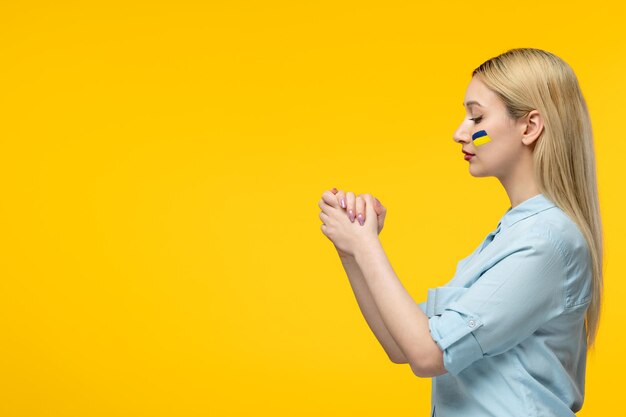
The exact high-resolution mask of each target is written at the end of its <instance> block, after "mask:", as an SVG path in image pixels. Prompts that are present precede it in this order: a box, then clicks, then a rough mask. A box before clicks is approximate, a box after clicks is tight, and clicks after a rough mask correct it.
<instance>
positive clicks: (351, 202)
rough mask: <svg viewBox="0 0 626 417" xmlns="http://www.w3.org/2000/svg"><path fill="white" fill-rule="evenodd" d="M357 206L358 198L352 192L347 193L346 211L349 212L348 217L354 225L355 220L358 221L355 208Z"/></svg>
mask: <svg viewBox="0 0 626 417" xmlns="http://www.w3.org/2000/svg"><path fill="white" fill-rule="evenodd" d="M355 206H356V196H355V195H354V193H353V192H352V191H348V192H347V193H346V210H347V211H348V217H349V218H350V221H351V222H352V223H354V219H356V214H355V208H356V207H355Z"/></svg>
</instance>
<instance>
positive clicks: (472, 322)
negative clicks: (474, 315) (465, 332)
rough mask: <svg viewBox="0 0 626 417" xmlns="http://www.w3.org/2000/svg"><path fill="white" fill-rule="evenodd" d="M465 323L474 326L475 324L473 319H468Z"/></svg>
mask: <svg viewBox="0 0 626 417" xmlns="http://www.w3.org/2000/svg"><path fill="white" fill-rule="evenodd" d="M467 325H468V326H469V327H475V326H476V321H474V320H470V321H468V322H467Z"/></svg>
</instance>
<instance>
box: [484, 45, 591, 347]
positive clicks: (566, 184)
mask: <svg viewBox="0 0 626 417" xmlns="http://www.w3.org/2000/svg"><path fill="white" fill-rule="evenodd" d="M474 75H478V76H479V77H480V80H481V81H482V82H484V83H485V84H486V85H487V87H489V88H490V89H491V90H492V91H494V92H495V93H496V94H497V95H498V96H499V97H500V98H501V99H502V101H503V102H504V104H505V105H506V108H507V112H508V115H509V116H510V117H511V118H512V119H513V120H519V119H520V118H522V117H525V116H527V115H528V113H529V112H530V111H531V110H537V111H539V113H540V114H541V115H542V116H543V120H544V131H543V132H542V134H541V136H540V137H539V139H538V140H537V141H536V142H535V143H536V145H535V147H534V151H533V161H534V175H535V179H536V182H537V185H538V187H539V189H540V190H541V192H542V193H543V194H544V195H545V196H546V197H547V198H548V199H550V200H552V201H553V202H554V203H555V204H556V205H557V206H558V207H560V208H561V209H562V210H563V211H564V212H565V213H566V214H567V215H568V216H569V217H570V218H571V219H572V220H573V221H574V222H575V223H576V224H577V225H578V227H579V229H580V231H581V232H582V234H583V235H584V237H585V239H586V241H587V244H588V247H589V250H590V254H591V262H592V275H593V276H592V296H591V303H590V304H589V307H588V309H587V313H586V317H585V325H586V330H587V348H591V346H592V345H593V344H594V342H595V339H596V335H597V332H598V325H599V322H600V306H601V299H602V288H603V238H602V224H601V219H600V207H599V202H598V186H597V180H596V162H595V152H594V147H593V132H592V129H591V120H590V118H589V112H588V110H587V104H586V102H585V99H584V98H583V95H582V92H581V90H580V86H579V85H578V79H577V78H576V75H575V74H574V71H573V70H572V68H571V67H570V66H569V65H568V64H567V63H566V62H565V61H563V60H562V59H561V58H559V57H558V56H556V55H554V54H552V53H550V52H547V51H544V50H541V49H535V48H515V49H511V50H509V51H507V52H504V53H502V54H501V55H498V56H496V57H493V58H490V59H489V60H487V61H485V62H483V63H482V64H481V65H480V66H479V67H478V68H476V69H475V70H474V71H473V72H472V76H474Z"/></svg>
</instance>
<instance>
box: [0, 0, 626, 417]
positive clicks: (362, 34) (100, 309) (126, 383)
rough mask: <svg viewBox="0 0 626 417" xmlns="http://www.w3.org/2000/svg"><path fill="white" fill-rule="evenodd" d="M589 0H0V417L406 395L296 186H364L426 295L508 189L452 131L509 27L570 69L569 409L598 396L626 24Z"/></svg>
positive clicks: (384, 402)
mask: <svg viewBox="0 0 626 417" xmlns="http://www.w3.org/2000/svg"><path fill="white" fill-rule="evenodd" d="M602 3H603V2H587V1H585V2H582V1H574V2H572V1H560V2H552V3H550V2H548V3H546V2H543V3H541V4H539V3H528V2H526V3H524V2H513V3H512V4H509V3H506V5H504V4H503V3H502V2H501V1H483V2H468V1H447V2H442V3H440V4H435V3H434V2H430V3H418V2H411V1H406V2H391V1H387V2H369V1H368V2H365V1H358V2H336V1H324V2H320V1H315V2H313V1H285V2H277V1H263V2H262V1H255V2H252V1H250V2H245V1H223V2H184V1H176V2H174V1H172V2H162V1H150V2H132V1H124V2H112V1H106V2H104V1H103V2H93V1H91V2H78V1H73V2H70V1H50V2H29V1H13V2H12V1H8V0H3V1H2V3H1V6H0V42H1V50H0V83H1V84H0V87H1V88H0V110H1V113H0V121H1V123H0V141H1V142H0V143H1V146H2V148H1V150H0V158H1V160H0V174H1V175H2V181H1V186H2V190H1V193H0V198H1V201H0V228H1V229H0V233H1V236H2V239H1V242H2V243H1V248H0V249H1V253H2V255H1V256H0V268H1V269H0V274H1V280H0V285H1V288H0V325H1V328H0V415H1V416H113V415H114V416H259V415H268V416H270V415H271V416H287V415H289V416H291V415H296V416H357V415H358V416H381V415H393V416H416V415H422V416H426V415H428V411H429V409H430V380H429V379H419V378H417V377H415V376H414V375H413V374H412V372H411V370H410V368H409V367H408V365H395V364H393V363H391V362H390V361H389V360H388V358H387V357H386V355H385V353H384V351H383V349H382V348H381V347H380V346H379V345H378V343H377V341H376V339H375V338H374V335H373V334H372V333H371V332H370V330H369V328H368V327H367V324H366V322H365V320H364V319H363V317H362V316H361V313H360V311H359V310H358V306H357V304H356V301H355V299H354V296H353V293H352V291H351V289H350V286H349V283H348V280H347V277H346V276H345V274H344V272H343V269H342V267H341V263H340V262H339V259H338V257H337V256H336V253H335V251H334V248H333V246H332V243H331V242H330V241H329V240H328V239H327V238H326V237H325V236H324V235H323V234H322V232H321V230H320V225H321V221H320V219H319V217H318V215H319V207H318V205H317V203H318V200H319V199H320V197H321V194H322V193H323V192H324V191H325V190H329V189H330V188H332V187H338V188H340V189H344V190H351V191H354V192H356V193H357V194H358V193H365V192H367V193H371V194H373V195H374V196H376V197H378V198H379V199H380V200H381V201H382V203H383V204H384V205H385V206H386V207H387V208H388V216H387V223H386V225H385V230H384V231H383V233H382V234H381V240H382V242H383V245H384V247H385V250H386V252H387V254H388V256H389V258H390V260H391V262H392V265H393V266H394V269H395V271H396V273H397V274H398V276H399V277H400V279H401V280H402V282H403V284H404V285H405V287H406V288H407V290H408V291H409V292H410V293H411V294H412V296H413V297H414V298H415V300H416V301H417V302H421V301H424V300H425V298H426V293H427V288H429V287H434V286H439V285H443V284H444V283H445V282H447V280H448V279H450V278H451V277H452V276H453V274H454V269H455V265H456V262H457V261H458V260H459V259H461V258H463V257H465V256H466V255H468V254H469V253H470V252H471V251H472V250H473V249H474V248H475V247H476V245H478V244H479V243H480V241H481V240H482V239H483V238H484V237H485V236H486V234H487V233H489V232H490V231H491V230H493V229H494V228H495V226H496V224H497V221H498V220H499V219H500V217H501V216H502V214H503V213H504V211H505V210H506V209H507V208H508V207H509V201H508V198H507V196H506V194H505V192H504V190H503V189H502V188H501V186H500V184H499V183H498V182H497V180H496V179H495V178H493V177H491V178H474V177H472V176H471V175H470V174H469V172H468V163H467V162H466V161H464V160H463V158H462V154H461V150H460V146H459V145H457V144H455V143H454V142H453V141H452V134H453V132H454V130H455V129H456V127H457V125H458V124H459V123H460V122H461V120H462V118H463V117H465V112H464V109H463V107H462V104H461V103H462V101H463V98H464V94H465V88H466V86H467V83H468V82H469V78H470V73H471V70H472V69H474V68H475V67H476V66H478V65H479V64H480V63H482V62H483V61H485V60H486V59H488V58H490V57H492V56H495V55H497V54H499V53H501V52H504V51H505V50H507V49H510V48H513V47H526V46H528V47H537V48H542V49H547V50H549V51H551V52H554V53H556V54H557V55H559V56H561V57H562V58H563V59H565V60H566V61H567V62H568V63H570V65H571V66H572V67H573V68H574V70H575V71H576V73H577V75H578V77H579V81H580V84H581V87H582V89H583V93H584V95H585V97H586V99H587V103H588V105H589V109H590V112H591V117H592V122H593V126H594V132H595V146H596V150H597V162H598V178H599V188H600V201H601V205H602V215H603V222H604V228H605V244H606V253H605V256H606V262H605V264H606V276H605V280H606V284H605V299H604V301H605V304H604V308H603V316H602V323H601V328H600V334H599V338H598V343H597V348H596V350H595V351H593V352H592V353H590V355H589V361H588V370H587V386H586V399H585V404H584V407H583V411H582V412H580V413H579V415H580V416H601V415H611V410H615V409H619V408H620V407H621V406H622V402H623V395H622V386H623V384H622V376H623V375H624V373H625V371H626V365H625V364H624V361H623V360H622V354H621V353H622V352H623V349H624V344H625V338H624V333H623V330H622V329H623V324H624V322H625V319H626V313H624V308H623V299H624V297H625V296H626V284H625V283H624V280H623V279H622V277H623V276H624V273H625V271H624V266H623V265H622V264H621V263H620V261H622V260H623V259H622V256H620V254H621V253H622V251H623V249H624V242H623V237H624V236H625V235H626V221H625V220H624V216H623V213H624V212H625V210H626V207H625V201H624V199H623V192H624V189H623V179H624V171H623V166H624V158H625V157H626V141H624V138H623V136H624V126H623V120H624V114H625V110H626V108H625V105H624V97H626V82H625V81H624V73H626V59H625V57H626V49H625V45H626V42H624V40H625V39H626V36H625V31H624V29H623V28H624V25H623V21H624V17H625V9H624V6H623V5H621V6H618V5H616V3H619V2H606V4H602ZM618 7H619V9H618ZM620 167H621V168H620Z"/></svg>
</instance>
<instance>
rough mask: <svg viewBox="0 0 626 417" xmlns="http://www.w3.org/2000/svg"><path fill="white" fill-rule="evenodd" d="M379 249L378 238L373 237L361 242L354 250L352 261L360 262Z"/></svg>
mask: <svg viewBox="0 0 626 417" xmlns="http://www.w3.org/2000/svg"><path fill="white" fill-rule="evenodd" d="M380 247H381V243H380V239H379V238H378V236H373V237H371V238H368V239H366V240H362V241H360V242H359V244H358V245H357V246H356V247H355V248H354V255H353V257H354V259H355V260H356V261H357V263H358V262H359V261H362V260H363V259H364V258H365V257H367V256H369V255H371V254H372V253H373V252H375V251H376V250H377V249H378V248H380Z"/></svg>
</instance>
